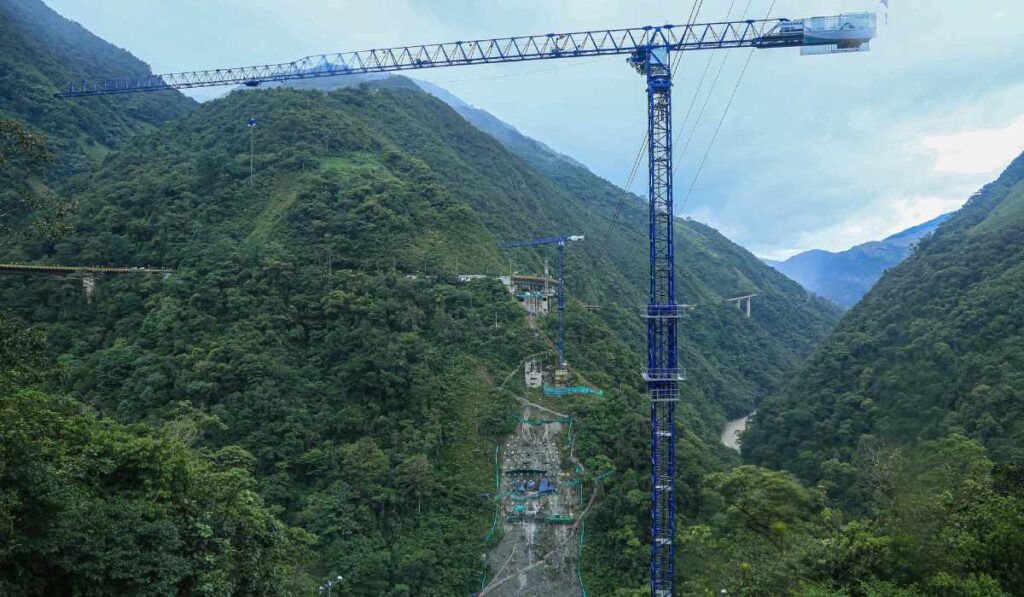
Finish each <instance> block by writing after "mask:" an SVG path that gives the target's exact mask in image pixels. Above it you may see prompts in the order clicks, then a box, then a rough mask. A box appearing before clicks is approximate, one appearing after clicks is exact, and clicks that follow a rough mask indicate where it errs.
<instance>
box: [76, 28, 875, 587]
mask: <svg viewBox="0 0 1024 597" xmlns="http://www.w3.org/2000/svg"><path fill="white" fill-rule="evenodd" d="M875 21H876V19H875V14H874V13H856V14H846V15H838V16H827V17H812V18H806V19H784V18H773V19H760V20H744V21H727V22H716V23H700V24H696V23H693V24H687V25H660V26H650V25H648V26H645V27H634V28H630V29H602V30H595V31H577V32H572V33H547V34H543V35H528V36H521V37H503V38H492V39H480V40H475V41H454V42H448V43H441V44H429V45H412V46H400V47H394V48H383V49H373V50H362V51H358V52H346V53H339V54H320V55H315V56H306V57H305V58H301V59H299V60H295V61H292V62H282V63H279V64H263V65H257V66H244V67H236V68H220V69H215V70H204V71H189V72H179V73H171V74H164V75H128V76H123V77H116V78H106V79H92V80H88V79H86V80H78V81H72V82H71V83H69V84H68V85H67V86H66V87H65V88H64V89H63V90H62V91H60V92H59V93H57V96H58V97H84V96H93V95H109V94H119V93H137V92H145V91H161V90H167V89H187V88H192V87H215V86H222V85H245V86H248V87H256V86H259V85H260V84H262V83H266V82H271V81H286V80H291V79H311V78H318V77H331V76H337V75H350V74H365V73H380V72H396V71H405V70H414V69H425V68H438V67H445V66H462V65H471V64H491V63H495V62H524V61H531V60H552V59H562V58H583V57H589V56H606V55H624V56H628V61H629V63H630V64H631V65H632V66H633V67H634V68H635V69H636V70H637V72H638V73H640V74H641V75H643V76H644V77H645V79H646V82H647V114H648V118H647V128H648V141H647V142H648V147H647V158H648V166H649V168H650V170H649V177H648V182H649V187H650V188H649V194H648V213H649V224H648V235H649V239H648V242H649V253H648V256H649V260H650V279H649V288H648V304H647V307H646V309H645V311H644V316H645V318H646V319H647V368H646V370H645V371H644V372H643V379H644V382H645V384H646V387H647V391H648V394H649V396H650V405H651V580H650V587H651V595H652V597H669V596H671V595H672V594H673V590H674V579H675V555H674V554H675V550H674V547H673V541H672V540H673V529H674V527H675V491H674V490H675V403H676V402H677V401H678V399H679V397H678V394H679V383H680V381H682V380H683V373H682V369H680V367H679V349H678V342H679V334H678V326H677V320H678V319H679V316H680V314H681V312H682V307H681V306H680V305H679V304H678V303H677V302H676V287H675V248H674V245H673V242H674V241H673V205H672V199H673V197H672V101H671V100H672V72H671V68H670V62H669V61H670V59H671V56H672V54H673V53H675V52H687V51H693V50H720V49H730V48H760V49H767V48H791V47H799V48H801V53H802V54H826V53H844V52H859V51H864V50H867V49H868V43H869V42H870V40H871V39H873V38H874V36H875V32H876V23H875Z"/></svg>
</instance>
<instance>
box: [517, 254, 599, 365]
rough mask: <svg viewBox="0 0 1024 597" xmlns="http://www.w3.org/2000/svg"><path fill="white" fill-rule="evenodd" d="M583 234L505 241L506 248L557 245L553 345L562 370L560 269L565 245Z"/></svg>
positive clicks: (563, 263)
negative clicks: (555, 321) (556, 304)
mask: <svg viewBox="0 0 1024 597" xmlns="http://www.w3.org/2000/svg"><path fill="white" fill-rule="evenodd" d="M583 238H584V237H583V236H582V235H580V236H552V237H548V238H537V239H534V240H521V241H515V242H510V243H505V245H504V247H505V248H506V249H520V248H523V247H540V246H544V245H557V246H558V265H557V266H556V270H555V271H556V272H557V273H556V274H555V275H556V276H557V278H558V340H557V341H556V342H555V347H556V348H557V350H558V371H562V372H564V371H565V369H566V363H565V281H564V279H563V277H562V271H563V268H564V267H565V245H566V244H567V243H570V242H576V241H581V240H583ZM556 375H557V373H556Z"/></svg>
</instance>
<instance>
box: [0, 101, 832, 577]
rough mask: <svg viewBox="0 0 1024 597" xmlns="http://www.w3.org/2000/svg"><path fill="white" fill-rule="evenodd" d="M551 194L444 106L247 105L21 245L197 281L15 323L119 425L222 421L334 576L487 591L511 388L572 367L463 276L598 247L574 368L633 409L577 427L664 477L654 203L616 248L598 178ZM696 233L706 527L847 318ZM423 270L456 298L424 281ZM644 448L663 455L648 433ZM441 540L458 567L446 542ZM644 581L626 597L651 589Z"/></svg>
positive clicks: (12, 293)
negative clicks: (799, 374)
mask: <svg viewBox="0 0 1024 597" xmlns="http://www.w3.org/2000/svg"><path fill="white" fill-rule="evenodd" d="M252 115H255V116H256V117H257V118H258V119H259V122H260V125H259V126H258V127H257V129H256V130H255V131H254V135H255V137H254V139H255V146H256V148H257V155H256V165H257V174H256V178H255V184H252V185H250V183H249V182H248V148H249V143H248V132H249V131H248V130H247V129H246V127H245V122H246V120H247V118H248V117H249V116H252ZM552 176H558V177H559V178H558V181H555V180H552V179H551V178H549V177H547V176H545V175H544V174H542V173H540V172H538V171H537V170H536V169H534V168H532V167H531V166H530V165H528V164H527V163H525V162H524V161H523V160H521V159H519V158H518V157H516V156H514V155H512V154H511V153H509V152H508V151H507V150H505V149H504V148H503V147H502V146H501V145H499V144H498V143H496V142H495V141H494V140H493V139H492V138H490V137H489V136H487V135H485V134H483V133H482V132H480V131H479V130H477V129H476V128H474V127H472V126H471V125H469V124H468V123H467V122H466V121H465V120H463V119H462V118H461V117H460V116H459V115H458V114H456V113H455V112H453V111H452V110H451V109H450V108H448V107H447V106H446V105H444V104H443V103H442V102H440V101H439V100H436V99H434V98H431V97H430V96H428V95H426V94H423V93H421V92H416V91H409V90H402V89H395V90H373V89H351V90H339V91H336V92H332V93H330V94H323V93H318V92H300V91H295V90H267V91H260V92H247V93H234V94H231V95H230V96H229V97H227V98H225V99H223V100H218V101H214V102H210V103H208V104H204V105H203V106H201V107H200V108H199V109H197V110H195V111H193V112H192V113H190V114H189V115H188V116H186V117H185V118H183V119H180V120H178V121H175V122H173V123H171V124H169V125H166V126H165V127H163V128H161V129H159V130H158V131H155V132H153V133H151V134H148V135H143V136H140V137H136V138H133V139H131V140H130V141H129V142H128V143H127V145H126V147H125V148H123V149H122V150H120V151H117V152H114V153H112V154H111V155H109V156H108V157H107V159H106V160H105V161H104V163H103V165H102V167H101V168H100V169H99V170H98V171H96V172H95V173H93V174H90V175H80V176H77V177H74V178H73V179H71V180H70V181H69V183H68V184H67V185H66V187H65V190H66V191H67V192H68V193H71V194H74V195H75V196H76V197H79V198H80V200H81V203H82V208H81V211H82V214H81V219H80V222H79V230H78V232H77V233H76V234H75V235H73V236H72V237H69V238H67V239H64V240H62V241H60V242H54V243H49V244H41V245H38V246H33V247H25V248H22V249H21V250H23V251H25V252H26V256H27V257H29V258H36V259H40V260H46V261H61V262H77V263H130V264H147V263H150V264H163V265H169V266H174V267H176V268H177V269H178V271H177V273H175V274H174V275H173V276H171V278H170V279H169V280H168V281H167V282H166V283H162V282H161V281H160V280H158V279H145V278H111V279H105V280H103V281H102V282H101V289H100V294H99V299H98V302H97V303H96V304H95V306H92V307H90V306H88V305H86V304H84V303H83V302H82V301H81V299H80V298H79V297H78V291H77V290H76V289H75V286H74V284H75V282H60V281H38V280H32V279H29V280H22V279H6V280H3V281H0V300H2V304H4V305H5V306H7V307H8V308H10V309H11V310H12V311H13V312H14V313H16V314H17V315H19V316H20V317H22V318H23V319H25V320H27V321H32V322H35V323H37V324H38V325H39V326H40V327H41V328H42V329H44V330H46V331H47V333H48V335H49V337H50V342H51V346H52V347H53V350H54V351H55V352H57V353H59V354H60V355H61V356H60V360H61V362H62V363H63V365H64V367H65V368H66V374H65V375H64V377H63V379H64V380H65V383H64V384H63V385H62V386H61V389H63V390H65V391H68V392H71V393H72V395H74V396H75V397H77V398H78V399H80V400H82V401H84V402H86V403H88V404H91V405H94V406H95V407H97V408H99V409H100V410H101V411H102V412H104V413H109V414H112V415H115V416H117V417H118V418H120V419H123V420H126V421H148V422H152V423H154V424H157V423H159V422H161V421H164V420H166V419H167V417H169V416H170V413H171V412H172V411H173V407H174V405H175V404H176V403H178V402H180V401H188V402H190V403H192V404H193V405H195V406H197V407H198V408H201V409H202V410H203V411H205V412H209V413H211V414H214V415H216V416H217V417H218V419H219V420H220V421H221V422H222V423H223V424H224V425H225V426H226V431H224V432H223V433H222V434H213V435H212V436H210V437H207V438H205V440H204V441H206V442H208V443H209V444H210V445H211V447H214V448H217V447H220V446H223V445H226V444H239V445H241V446H242V447H243V448H245V449H247V450H249V451H250V452H252V453H253V455H254V456H255V457H256V471H257V476H258V478H259V487H260V490H261V493H262V494H263V495H264V496H265V497H266V499H267V500H268V501H270V502H271V503H273V504H275V505H278V506H280V507H282V508H283V511H284V516H285V517H286V520H287V521H288V522H290V523H292V524H300V525H302V526H303V527H305V528H306V529H307V530H309V531H311V532H313V533H315V534H316V535H317V536H318V537H319V538H320V544H319V547H318V550H319V553H320V555H321V558H322V561H323V562H324V563H325V564H324V565H325V567H326V566H329V567H332V568H333V567H334V566H339V567H342V568H346V569H350V570H354V571H355V573H354V575H353V578H359V579H360V580H359V581H358V582H359V584H357V585H355V588H356V589H357V590H358V591H363V592H367V593H372V594H380V593H384V592H386V591H387V590H388V588H389V587H398V586H400V585H406V586H411V587H416V588H417V591H418V592H419V593H421V594H438V595H447V594H451V593H452V592H453V591H462V590H465V589H468V588H469V587H472V585H473V583H474V582H477V581H478V579H479V576H478V571H479V569H478V557H479V550H480V543H479V541H480V539H479V538H480V537H481V536H482V535H483V534H484V533H485V532H486V529H487V527H488V526H489V524H490V515H491V514H492V513H493V511H492V510H491V507H490V504H488V503H486V502H483V501H480V500H479V499H478V498H476V497H475V496H477V495H479V493H480V492H482V491H487V490H488V489H489V487H490V483H489V481H490V480H491V479H490V478H491V475H492V474H493V473H492V471H491V470H490V460H489V458H488V455H489V454H490V451H491V449H492V446H493V444H491V443H490V442H491V441H495V440H498V439H500V438H501V437H503V435H504V434H505V433H507V432H508V430H509V427H508V425H509V424H510V422H511V419H510V418H507V413H508V412H509V409H510V403H509V399H508V398H505V397H504V395H503V394H495V392H494V390H493V389H494V387H495V385H496V384H497V383H499V380H500V379H503V378H504V377H505V376H506V375H507V374H508V372H509V371H512V370H514V369H515V367H516V366H517V365H518V362H519V359H521V358H522V357H523V356H525V355H527V354H532V353H537V352H541V353H545V352H548V353H549V351H550V349H549V348H547V344H546V343H544V342H542V341H541V340H538V339H536V338H534V335H533V332H532V331H531V330H530V329H529V328H528V327H527V326H526V322H525V318H524V317H523V312H522V310H521V308H520V307H518V306H517V305H516V304H515V302H514V301H513V300H512V299H511V297H510V296H509V295H508V294H507V293H506V292H505V291H504V290H503V289H502V288H501V287H500V285H498V284H497V283H496V282H489V283H478V284H470V285H466V286H462V285H456V284H454V283H453V282H452V281H451V279H450V277H449V276H450V275H451V274H452V273H453V272H456V271H460V272H470V273H490V274H500V273H504V272H505V271H506V268H507V263H508V262H507V257H509V256H512V257H514V259H515V260H516V268H517V269H519V270H521V271H524V272H539V271H540V270H541V267H542V261H543V259H544V257H550V256H551V255H550V254H546V253H545V252H544V251H540V250H538V251H526V252H518V253H516V254H514V255H505V254H504V253H503V252H502V251H501V250H500V245H501V242H502V241H505V240H511V239H518V238H531V237H537V236H543V235H550V234H553V233H564V232H567V231H570V232H574V233H575V232H579V233H584V234H588V235H589V237H588V238H590V239H594V240H593V241H589V240H588V242H584V243H582V244H581V245H580V246H578V247H573V249H572V250H570V251H568V253H567V255H568V271H569V281H570V286H571V293H572V296H573V297H580V298H586V299H587V301H588V302H591V303H600V304H601V305H602V309H601V311H600V318H598V316H597V315H595V314H592V313H590V312H588V311H586V310H585V309H583V308H582V307H581V306H580V305H579V303H577V302H575V301H573V302H571V303H570V308H569V314H568V319H567V330H568V332H567V336H568V343H569V345H568V350H567V352H568V357H569V361H570V364H571V365H573V366H574V367H575V368H577V369H578V370H580V371H582V372H583V373H584V374H585V375H586V377H587V378H588V379H589V380H591V381H592V382H593V383H595V384H598V385H600V386H601V387H602V388H604V389H605V390H607V391H608V395H607V397H606V399H605V400H604V401H602V402H600V403H590V402H588V401H583V400H581V401H576V402H574V401H563V403H562V404H559V405H556V406H558V408H566V409H569V410H570V412H573V413H575V414H578V415H579V416H581V418H582V420H583V421H589V422H583V423H581V424H582V425H585V427H584V428H585V429H587V436H586V438H585V439H583V440H581V442H580V447H579V449H580V451H581V455H582V456H583V457H592V456H597V455H601V454H608V455H610V457H611V458H612V459H613V461H614V462H615V463H616V466H618V467H619V468H620V470H622V471H632V472H629V474H626V475H624V476H623V480H622V481H621V482H620V481H612V482H611V483H613V484H614V485H613V486H611V487H609V489H608V491H609V492H612V493H615V494H618V493H621V494H625V493H627V492H629V491H635V490H638V489H639V487H637V485H636V484H637V483H642V481H638V479H640V480H642V479H643V478H644V476H643V474H642V473H641V474H638V473H636V472H635V471H643V470H644V469H645V464H646V461H647V460H646V457H645V456H644V450H645V447H646V442H645V437H646V435H645V434H644V433H642V429H643V428H644V426H645V420H646V414H645V412H646V411H645V409H644V408H643V400H642V398H641V396H640V395H639V394H638V393H637V391H636V388H637V386H638V384H639V382H638V374H637V372H638V371H639V369H640V355H641V353H640V352H639V351H638V350H636V348H637V347H639V346H641V345H642V343H643V334H642V328H641V320H640V318H639V317H638V316H637V313H638V311H639V309H638V307H637V305H641V304H643V300H644V298H643V296H642V290H641V289H642V288H643V280H644V279H645V276H646V263H645V261H644V251H643V246H644V245H643V238H642V235H641V234H639V233H627V232H625V231H626V230H643V222H644V221H645V220H644V218H645V216H644V210H643V206H642V205H638V204H635V203H632V202H629V203H627V205H625V206H624V207H623V209H622V214H621V216H620V218H621V224H620V227H619V228H618V229H617V231H616V233H615V234H613V235H612V236H611V237H609V238H607V239H603V236H602V234H603V232H604V231H605V230H606V229H607V223H608V219H609V218H611V216H612V214H614V212H615V210H616V209H617V207H618V200H619V197H620V196H621V194H620V193H619V192H618V191H617V190H616V189H614V187H612V186H611V185H610V184H608V183H604V182H598V181H597V180H595V179H594V178H593V176H592V175H589V174H588V173H585V172H582V171H560V172H558V173H553V174H552ZM588 176H589V178H588ZM568 188H575V189H578V191H577V192H578V193H579V195H577V194H576V193H574V192H569V191H568V190H566V189H568ZM678 234H679V238H678V245H677V246H678V250H679V253H680V263H681V264H682V263H685V264H686V267H685V269H681V271H680V286H681V288H682V294H683V297H684V298H685V300H687V301H688V302H693V303H701V304H702V307H701V308H699V309H697V310H696V311H695V312H694V313H693V314H692V316H691V317H690V319H688V320H687V322H686V324H685V327H686V330H687V331H686V333H685V340H684V348H683V355H684V357H683V358H684V361H685V363H686V366H687V367H688V369H689V371H690V376H691V379H692V380H693V381H692V382H691V383H689V384H688V386H687V388H686V389H685V392H686V403H685V405H684V406H683V407H682V408H681V409H680V411H681V413H680V416H681V421H682V422H683V427H682V429H684V430H685V433H684V434H683V440H682V441H681V444H680V450H681V452H683V453H685V454H686V456H685V457H681V461H682V462H685V464H684V465H683V468H682V469H681V471H680V487H681V490H680V494H681V495H682V496H683V503H682V504H681V507H685V508H691V509H692V508H695V507H696V504H697V502H698V501H699V499H700V498H699V493H698V492H697V491H696V487H697V484H698V482H699V479H700V477H701V475H703V474H704V472H706V471H707V470H708V468H709V467H715V466H721V465H720V464H718V465H716V464H715V462H721V459H722V458H725V457H727V452H725V451H724V450H722V451H721V452H716V450H718V449H717V448H714V447H713V446H714V445H715V442H716V439H717V431H718V426H719V425H720V424H721V422H723V421H724V420H725V418H726V417H727V416H734V415H735V414H737V413H740V414H742V413H745V412H747V411H748V410H749V409H752V408H753V407H754V406H755V405H756V404H757V402H758V401H759V400H760V399H761V397H762V396H763V395H765V394H766V393H768V392H769V391H771V390H772V389H773V388H775V387H777V386H778V384H779V383H780V382H781V380H782V378H783V375H784V373H785V371H786V370H787V369H788V368H790V367H792V366H794V365H795V364H796V363H797V362H798V361H799V360H800V359H801V358H802V357H803V355H804V354H806V353H807V352H808V351H809V350H810V348H811V347H812V346H813V344H814V342H815V341H816V339H817V336H820V335H823V334H824V332H825V330H827V328H828V327H829V326H830V325H831V323H832V321H833V320H834V317H835V313H834V311H833V310H832V309H831V308H830V307H828V306H827V305H826V304H825V303H823V302H822V301H819V300H816V299H814V298H813V297H811V296H809V295H808V294H807V293H806V292H805V291H803V290H802V289H801V288H799V286H798V285H796V284H795V283H794V282H792V281H790V280H788V279H786V278H785V277H784V276H782V275H781V274H779V273H777V272H775V271H773V270H771V269H770V268H768V267H766V266H764V265H763V264H761V263H760V262H759V261H758V260H757V259H756V258H755V257H754V256H753V255H750V254H749V253H748V252H746V251H744V250H743V249H742V248H740V247H737V246H736V245H734V244H732V243H730V242H729V241H728V240H726V239H725V238H723V237H722V236H721V235H719V234H717V233H716V232H715V231H714V230H712V229H710V228H708V227H706V226H702V225H700V224H697V223H693V222H680V226H679V233H678ZM602 240H604V241H605V242H601V241H602ZM424 269H425V270H426V272H424V271H423V270H424ZM392 270H394V272H392ZM423 273H428V274H429V275H430V276H438V275H439V277H431V278H425V279H421V278H417V279H416V280H410V279H406V278H405V277H404V275H405V274H409V275H419V276H422V274H423ZM749 292H759V293H761V297H759V298H758V299H755V300H756V301H758V302H756V303H755V308H754V310H755V317H753V318H751V319H747V318H745V317H744V316H743V315H742V314H741V313H740V312H739V311H738V310H737V309H735V308H734V307H731V306H727V305H724V304H722V303H720V302H719V299H720V298H721V297H723V296H731V295H733V294H739V293H749ZM496 321H497V323H498V326H497V328H495V322H496ZM552 324H553V322H552V321H546V322H544V325H545V326H546V328H550V326H551V325H552ZM547 331H548V332H549V333H550V329H547ZM516 379H519V378H516ZM517 383H521V382H517ZM591 402H592V401H591ZM623 425H629V426H630V427H633V428H636V429H637V430H638V433H637V434H636V435H634V436H630V437H622V434H621V431H622V428H623ZM424 462H426V463H427V466H426V467H424V466H423V463H424ZM402 471H406V472H405V473H403V472H402ZM415 496H421V498H422V499H421V500H417V499H416V498H415ZM419 501H421V502H422V509H421V508H419V507H418V505H417V503H418V502H419ZM619 503H621V502H619V501H614V502H611V503H610V505H609V508H610V509H609V510H608V511H607V512H606V514H605V515H603V516H602V517H600V518H596V519H595V529H594V532H595V533H596V534H595V536H594V538H592V543H591V547H590V549H593V550H595V553H597V554H600V553H605V552H607V551H608V550H612V549H615V544H614V542H613V541H611V540H610V539H607V540H605V541H607V542H606V543H605V542H603V540H602V539H601V537H602V535H610V534H609V533H603V532H602V529H605V530H609V531H610V530H611V529H613V528H614V527H615V526H617V525H619V524H621V521H622V518H621V516H620V515H618V514H616V512H617V506H615V504H619ZM440 537H444V541H445V544H446V545H447V546H448V547H449V549H447V550H446V551H445V552H444V553H443V554H439V553H437V552H436V551H434V550H432V549H431V548H430V547H429V546H430V545H434V544H436V542H437V541H438V540H440V539H439V538H440ZM432 553H433V554H434V555H431V554H432ZM365 554H375V555H374V557H372V558H371V557H366V556H365ZM598 557H599V556H598ZM637 564H638V563H637V562H627V563H624V566H626V573H625V576H622V577H618V576H617V575H616V574H610V575H609V576H608V577H607V578H606V580H605V582H606V585H605V586H606V587H614V586H622V585H620V584H619V583H624V584H625V585H627V586H628V584H629V583H632V582H633V581H634V580H635V581H636V582H637V583H640V582H642V574H643V571H644V568H643V566H642V565H637ZM324 572H325V573H329V570H328V569H325V570H324ZM610 572H614V571H610ZM620 572H621V571H620ZM634 577H635V578H634Z"/></svg>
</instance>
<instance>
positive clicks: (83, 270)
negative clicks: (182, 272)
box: [0, 263, 174, 303]
mask: <svg viewBox="0 0 1024 597" xmlns="http://www.w3.org/2000/svg"><path fill="white" fill-rule="evenodd" d="M172 273H174V270H173V269H169V268H165V267H112V266H110V267H108V266H91V265H47V264H43V263H0V274H29V275H40V276H50V277H54V278H81V279H82V291H83V292H84V293H85V300H86V302H89V303H91V302H92V297H93V294H95V293H96V278H97V277H99V276H104V275H123V274H163V276H164V277H165V278H166V277H167V276H169V275H171V274H172Z"/></svg>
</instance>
